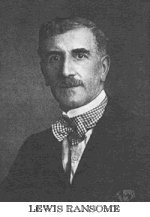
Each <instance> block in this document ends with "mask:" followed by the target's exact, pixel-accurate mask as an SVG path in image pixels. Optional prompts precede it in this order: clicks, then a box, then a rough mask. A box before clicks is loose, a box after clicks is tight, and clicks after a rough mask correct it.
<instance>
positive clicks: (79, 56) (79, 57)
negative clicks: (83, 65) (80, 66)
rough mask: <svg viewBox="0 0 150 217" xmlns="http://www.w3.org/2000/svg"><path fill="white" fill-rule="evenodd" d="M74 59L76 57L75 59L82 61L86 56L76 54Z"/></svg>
mask: <svg viewBox="0 0 150 217" xmlns="http://www.w3.org/2000/svg"><path fill="white" fill-rule="evenodd" d="M76 57H77V59H84V58H86V55H85V54H84V53H78V54H77V55H76Z"/></svg>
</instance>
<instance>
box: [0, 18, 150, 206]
mask: <svg viewBox="0 0 150 217" xmlns="http://www.w3.org/2000/svg"><path fill="white" fill-rule="evenodd" d="M106 46H107V38H106V36H105V34H104V33H103V32H102V30H100V29H99V28H98V27H97V26H96V25H95V24H94V23H93V22H91V21H89V20H86V19H83V18H72V19H71V18H67V19H60V18H58V19H55V20H52V21H50V22H47V23H45V24H43V25H42V26H41V28H40V32H39V48H38V54H39V57H40V60H41V61H40V66H41V71H42V73H43V75H44V78H45V82H46V85H47V86H50V88H51V91H52V93H53V96H54V97H55V99H56V100H57V101H58V103H59V106H60V109H61V110H62V117H61V118H60V119H59V120H58V121H57V122H56V123H54V124H53V125H52V128H51V129H48V130H45V131H43V132H41V133H37V134H36V135H32V136H31V137H29V138H28V139H27V140H26V141H25V143H24V144H23V146H22V147H21V149H20V151H19V153H18V156H17V158H16V160H15V162H14V164H13V166H12V168H11V170H10V172H9V175H8V177H7V178H6V179H5V180H4V182H3V183H2V184H1V189H2V190H1V195H2V197H3V198H2V200H3V201H86V202H87V201H149V199H150V194H149V193H150V192H149V181H148V180H149V160H148V156H149V155H147V161H145V154H146V152H147V151H148V141H149V140H148V133H147V131H145V132H144V133H143V130H142V127H140V126H142V123H144V121H143V120H142V118H138V117H136V116H135V115H133V114H130V113H129V112H127V111H125V110H124V109H122V108H121V107H119V106H118V105H117V104H116V103H115V102H114V101H113V99H111V98H110V97H109V96H108V95H107V94H106V92H105V91H104V81H105V79H106V76H107V73H108V71H109V66H110V59H109V56H108V55H107V51H106ZM145 150H146V152H145ZM147 154H148V152H147ZM143 180H144V181H143Z"/></svg>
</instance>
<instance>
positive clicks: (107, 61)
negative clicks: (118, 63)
mask: <svg viewBox="0 0 150 217" xmlns="http://www.w3.org/2000/svg"><path fill="white" fill-rule="evenodd" d="M101 64H102V71H101V81H105V80H106V76H107V74H108V71H109V68H110V57H109V56H108V55H105V56H103V57H102V58H101Z"/></svg>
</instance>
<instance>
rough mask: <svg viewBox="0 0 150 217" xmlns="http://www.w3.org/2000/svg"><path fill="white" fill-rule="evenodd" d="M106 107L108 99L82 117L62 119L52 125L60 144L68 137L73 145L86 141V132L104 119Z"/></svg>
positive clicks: (64, 117) (65, 117)
mask: <svg viewBox="0 0 150 217" xmlns="http://www.w3.org/2000/svg"><path fill="white" fill-rule="evenodd" d="M106 105H107V97H105V98H104V100H103V101H102V102H101V103H100V105H98V106H97V107H95V108H93V109H92V110H90V111H88V112H86V113H84V114H82V115H79V116H76V117H73V118H69V117H67V116H63V117H60V118H59V119H58V120H57V121H56V123H54V124H52V131H53V134H54V136H55V137H56V138H57V140H58V141H59V142H60V141H63V140H64V138H66V137H68V139H69V141H71V145H77V144H78V143H80V142H82V141H83V140H84V139H85V134H86V132H87V131H88V130H89V129H91V128H93V127H95V125H96V123H97V122H98V120H99V119H100V118H101V117H102V114H103V112H104V109H105V106H106Z"/></svg>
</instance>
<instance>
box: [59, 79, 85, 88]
mask: <svg viewBox="0 0 150 217" xmlns="http://www.w3.org/2000/svg"><path fill="white" fill-rule="evenodd" d="M56 85H57V86H58V87H60V88H71V87H78V86H83V82H82V81H81V80H77V79H74V78H65V79H62V80H59V81H58V82H56Z"/></svg>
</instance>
